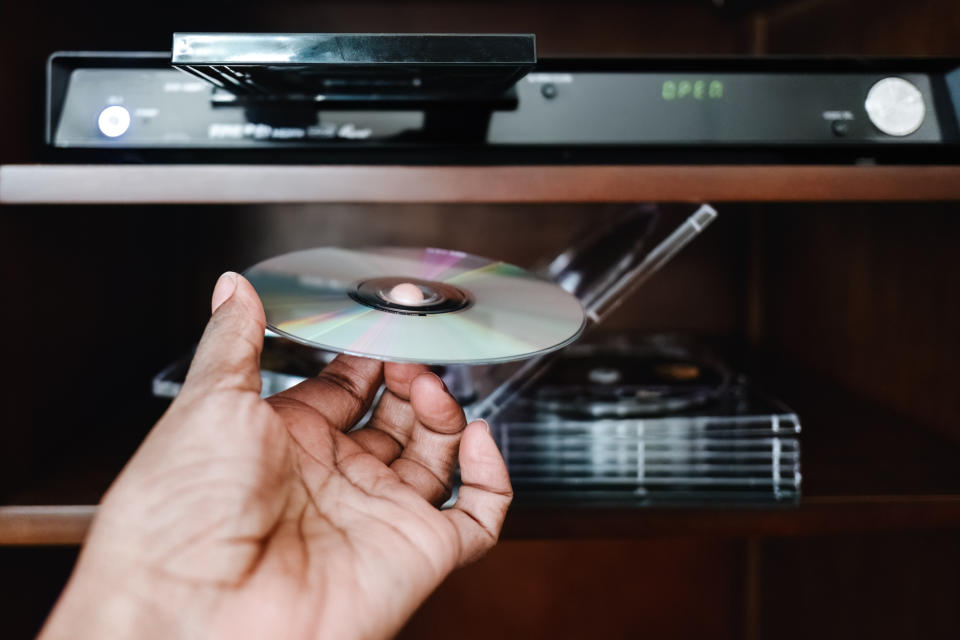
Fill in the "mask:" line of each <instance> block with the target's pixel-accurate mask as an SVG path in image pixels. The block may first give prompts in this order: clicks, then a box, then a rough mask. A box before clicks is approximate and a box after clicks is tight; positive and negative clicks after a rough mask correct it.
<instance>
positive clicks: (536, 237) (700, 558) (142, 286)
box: [0, 0, 960, 638]
mask: <svg viewBox="0 0 960 640" xmlns="http://www.w3.org/2000/svg"><path fill="white" fill-rule="evenodd" d="M709 4H710V3H695V2H683V3H669V6H668V4H667V3H637V4H623V3H600V4H599V5H598V4H595V3H594V4H591V5H590V6H589V7H587V6H585V5H582V4H581V3H572V2H571V3H559V4H558V5H551V6H550V7H549V8H548V7H546V5H539V4H537V3H519V4H518V5H517V6H516V8H513V6H512V5H511V9H510V10H509V11H506V10H503V7H504V6H505V5H499V4H496V5H494V8H497V7H499V8H498V9H496V11H493V10H492V9H491V6H490V5H491V3H482V2H474V3H462V4H460V5H459V6H458V7H456V8H453V7H452V6H446V5H444V6H443V7H439V6H437V5H433V4H430V5H426V4H422V3H415V2H412V3H407V2H403V3H396V4H395V5H389V6H388V5H386V4H377V3H358V4H356V5H351V6H349V7H347V6H342V5H337V4H336V3H334V4H329V3H328V4H325V5H322V6H321V5H310V7H307V6H306V5H303V4H300V3H286V2H282V3H279V5H277V6H276V7H275V10H272V11H271V12H270V14H269V15H267V16H264V15H263V10H262V9H258V8H257V7H256V6H255V3H237V7H236V13H235V14H233V15H230V16H227V17H225V18H224V21H225V23H220V22H216V23H214V22H210V21H209V19H210V18H211V16H212V14H211V15H206V14H204V13H203V12H200V14H198V16H194V17H193V18H190V19H184V21H186V22H191V21H193V23H194V24H182V23H180V22H178V21H177V20H174V19H173V18H171V17H170V16H169V15H165V16H161V17H159V18H158V20H157V23H156V24H154V25H146V24H143V25H140V26H136V27H130V26H129V25H128V24H127V23H122V24H120V23H119V22H117V19H114V18H110V19H107V20H105V21H102V22H98V21H95V20H93V18H92V17H83V16H81V15H80V13H81V7H79V5H78V7H76V8H69V9H64V11H65V12H66V13H64V14H62V16H63V17H62V24H60V22H58V23H57V24H55V25H54V26H53V27H51V28H50V29H46V27H45V25H46V23H45V22H44V20H43V13H42V12H41V11H40V10H39V9H37V8H36V7H31V6H17V7H14V8H11V9H10V10H5V13H11V12H12V16H13V18H14V19H12V20H8V19H4V20H3V21H0V22H2V25H0V35H2V36H3V37H2V38H0V47H2V49H0V54H2V55H0V60H2V61H3V62H2V64H3V70H4V78H5V79H4V83H6V84H8V85H10V86H16V87H18V88H20V89H21V90H22V91H20V92H18V93H17V94H16V95H14V96H13V97H12V98H10V99H7V98H6V96H5V100H4V101H0V109H3V114H2V115H3V117H4V121H7V122H18V123H23V126H22V127H18V128H15V129H12V130H9V131H8V132H7V133H6V134H5V137H4V138H3V139H2V141H0V145H2V146H0V163H2V167H0V205H2V208H0V248H2V251H0V269H2V272H3V274H4V279H3V282H4V285H5V286H4V291H3V293H4V305H3V308H4V313H3V314H0V316H2V317H0V327H2V330H3V335H4V336H5V337H6V340H4V341H3V346H2V347H0V354H2V361H3V362H4V364H5V371H4V384H3V387H2V388H3V391H2V394H3V395H2V400H3V407H4V408H3V419H2V424H3V427H2V428H0V504H2V505H3V506H0V546H2V547H3V548H0V565H2V566H4V567H5V570H4V571H2V572H0V574H2V576H0V595H3V596H4V597H3V598H0V601H2V602H5V603H6V604H3V605H0V613H2V614H3V616H4V618H5V619H7V620H10V621H11V622H10V625H11V627H10V629H12V630H14V631H15V634H14V637H16V636H18V635H28V634H29V633H30V632H31V630H33V629H34V628H35V625H36V624H38V622H39V620H41V619H42V616H43V613H44V612H45V610H46V608H47V607H49V606H50V603H51V602H52V597H53V594H55V593H56V591H57V589H58V588H59V584H62V581H63V580H64V578H65V576H66V570H67V568H68V567H69V565H70V563H71V562H72V561H73V558H74V554H75V547H74V546H73V545H76V544H77V543H78V542H79V541H80V540H81V538H82V535H83V533H84V531H85V528H86V526H87V524H88V522H89V520H90V517H91V516H92V514H93V507H92V505H94V504H95V503H96V501H97V500H98V498H99V496H100V495H101V493H102V492H103V490H104V489H105V488H106V487H107V486H108V485H109V482H110V481H111V479H112V478H113V477H114V475H115V474H116V473H117V471H119V469H120V468H121V466H122V464H123V463H124V461H125V460H126V459H127V458H128V457H129V455H130V454H131V453H132V452H133V451H134V450H135V448H136V446H137V445H138V443H139V442H140V441H141V439H142V438H143V436H144V435H145V434H146V432H147V430H148V429H149V427H150V425H151V424H152V423H153V422H154V421H155V420H156V418H157V417H158V416H159V415H160V414H161V413H162V411H163V409H164V403H163V402H162V401H159V400H157V399H155V398H152V396H151V394H150V380H151V378H152V377H153V375H154V374H155V373H156V372H157V371H159V370H160V369H161V368H162V367H163V366H165V365H166V364H167V363H169V362H170V361H171V360H172V359H173V358H175V357H177V356H179V355H180V354H182V353H184V352H185V351H186V350H187V349H189V348H190V346H191V344H192V343H193V342H194V341H195V340H196V337H197V336H198V335H199V332H200V330H201V329H202V326H203V324H204V322H205V319H206V313H207V304H208V295H209V292H210V289H211V287H212V285H213V282H214V281H215V279H216V276H217V275H218V274H219V272H220V271H222V270H224V269H227V268H233V269H238V268H243V267H244V266H246V265H249V264H252V263H254V262H256V261H257V260H259V259H262V258H264V257H266V256H268V255H272V254H275V253H278V252H280V251H284V250H290V249H294V248H302V247H306V246H310V245H316V244H345V245H346V244H359V243H361V242H367V243H384V244H409V245H429V244H433V245H440V246H447V247H450V248H455V249H462V250H466V251H471V252H474V253H479V254H487V255H496V256H498V257H502V258H504V259H506V260H510V261H513V262H516V263H519V264H522V265H528V264H531V263H532V262H534V261H535V260H536V259H538V258H542V257H545V256H549V255H552V254H554V253H556V252H557V251H558V250H560V249H561V248H562V247H564V246H565V245H566V244H567V243H568V242H569V241H570V240H571V239H572V238H573V237H574V236H575V234H576V233H577V232H578V230H579V229H580V228H581V227H582V226H583V225H585V224H587V223H588V222H589V221H590V220H591V219H595V218H596V216H602V215H605V213H606V212H607V211H608V210H609V208H610V207H612V206H616V203H625V202H636V201H657V202H661V203H664V204H663V211H664V215H665V216H666V218H667V221H668V222H669V221H670V220H676V221H679V220H680V219H681V218H682V216H683V215H684V214H685V213H686V212H688V211H690V209H691V207H690V204H691V203H694V202H701V201H706V202H711V203H713V204H714V205H715V206H716V207H717V209H718V210H719V212H720V219H719V221H718V222H717V223H716V224H715V225H714V226H713V227H712V228H711V229H710V230H709V231H708V232H706V233H705V234H704V236H703V237H702V238H699V239H698V240H697V241H696V242H695V243H694V244H693V245H691V246H690V247H689V248H688V250H687V251H685V252H684V253H683V254H682V255H681V256H679V257H678V258H677V260H676V261H675V262H674V263H672V264H671V265H670V266H669V267H668V268H667V269H666V270H665V271H664V272H662V273H661V274H659V275H658V276H657V277H656V278H655V279H654V280H652V281H651V282H650V283H649V284H648V285H647V286H645V287H644V288H643V289H641V290H640V292H639V293H638V294H637V295H636V296H634V297H633V298H632V299H631V300H630V302H629V303H628V304H626V305H624V307H622V308H621V309H620V310H619V311H618V312H617V314H616V315H615V316H614V317H613V318H611V320H610V324H609V329H610V330H617V331H625V330H626V331H635V332H637V333H643V332H649V331H659V330H665V329H668V330H682V331H685V332H689V333H692V334H695V335H697V336H700V337H701V338H703V339H705V340H709V341H712V342H713V343H716V344H720V345H722V347H723V349H724V350H725V353H727V354H729V355H730V356H731V358H732V359H733V360H734V363H735V364H736V366H737V367H738V368H740V369H742V370H745V371H747V372H748V373H750V375H752V377H753V378H754V380H755V381H757V382H758V383H759V384H761V385H762V386H763V387H764V388H766V389H768V390H770V391H771V392H773V393H774V394H775V395H778V396H780V397H781V398H783V399H784V400H785V401H786V402H787V403H788V404H789V405H790V406H791V407H792V408H793V409H794V410H795V411H796V412H797V413H798V414H799V416H800V417H801V419H802V421H803V427H804V434H803V436H802V447H803V454H802V455H803V457H802V464H803V473H804V498H803V499H802V501H801V503H800V505H799V507H797V508H784V509H775V510H727V509H683V510H663V509H660V510H590V509H588V510H574V509H551V510H533V509H527V510H522V509H518V510H515V511H514V512H513V513H511V515H510V517H509V519H508V522H507V525H506V528H505V532H504V542H503V543H502V544H501V546H500V547H498V548H497V549H496V550H495V551H493V552H492V553H491V554H490V556H488V557H487V558H486V559H484V560H482V561H481V562H480V563H478V564H477V565H475V566H473V567H471V568H468V569H465V570H463V571H461V572H459V573H457V574H455V575H454V576H453V577H452V578H451V579H450V581H448V583H447V584H446V585H444V586H443V587H442V588H441V589H440V590H439V591H438V592H437V593H436V594H435V595H434V596H433V598H432V599H431V600H430V601H428V603H427V604H426V605H425V607H424V608H423V609H422V610H421V611H420V612H419V613H418V614H417V615H416V616H415V617H414V618H413V620H412V621H411V622H410V625H409V627H408V629H407V630H406V631H405V634H406V636H405V637H433V636H437V637H440V636H445V635H448V634H449V627H448V626H447V625H450V624H452V623H453V621H454V620H459V621H461V622H460V624H461V625H462V626H461V627H460V630H458V631H457V633H458V634H459V635H465V636H467V637H480V636H481V635H490V634H491V633H495V634H497V635H510V634H513V635H516V636H517V637H521V636H522V637H548V636H550V637H557V636H559V637H565V636H569V635H581V634H582V635H586V634H587V633H591V632H592V633H594V634H600V633H603V634H604V635H605V636H607V637H636V636H637V635H641V634H644V635H652V636H670V637H699V636H703V635H705V634H710V635H711V636H713V637H746V638H760V637H764V638H773V637H809V636H810V635H813V634H817V635H818V636H821V637H841V636H843V637H849V636H860V635H866V634H867V633H869V634H870V635H872V636H873V637H904V636H910V635H916V636H920V637H926V638H935V637H955V636H956V635H957V633H958V632H960V618H958V613H957V611H958V608H957V606H956V604H957V602H960V582H958V579H957V576H958V575H960V556H958V549H960V546H958V540H960V401H958V400H957V398H958V397H960V396H958V394H957V393H956V388H957V386H958V383H960V375H958V374H957V366H956V362H957V360H958V359H960V338H958V332H957V327H958V326H960V302H958V296H957V291H958V290H960V269H958V268H957V265H956V253H957V252H956V250H955V247H956V246H957V245H958V243H960V215H958V214H960V165H956V164H950V165H937V166H929V165H912V166H718V167H713V166H589V167H575V166H564V167H536V166H528V167H449V166H448V167H378V166H365V167H352V166H322V167H316V166H296V167H283V166H269V167H252V166H133V165H124V166H105V165H97V166H67V165H57V166H53V165H49V164H43V163H42V162H39V161H40V160H41V157H40V155H39V153H38V151H37V149H38V145H37V142H38V136H39V131H40V129H39V126H40V122H41V118H40V117H39V116H38V115H37V113H38V112H37V109H40V108H41V106H42V92H41V85H40V83H38V82H37V78H36V74H38V73H40V72H41V70H42V60H43V56H45V55H46V54H47V53H49V52H50V51H52V50H54V49H59V48H70V47H73V48H86V49H93V48H118V49H119V48H127V49H132V48H151V47H152V48H162V47H163V45H164V43H165V42H166V37H167V35H168V34H169V33H170V32H172V31H174V30H186V29H188V28H193V27H194V26H196V27H197V28H199V29H202V28H216V29H223V30H226V29H234V28H236V29H238V30H251V27H250V25H251V24H257V25H258V26H257V28H259V29H263V30H283V29H285V28H287V29H289V28H291V27H290V25H291V24H295V25H296V28H299V29H302V28H303V25H304V23H303V22H302V20H303V19H305V18H302V16H308V17H309V18H310V19H311V20H313V21H314V22H311V23H310V28H311V29H315V30H323V29H326V30H342V31H350V30H377V29H378V28H380V27H382V30H394V31H398V30H399V31H403V30H408V31H430V30H433V31H445V30H449V31H456V30H466V31H476V30H487V31H511V30H512V31H534V32H536V33H537V34H538V36H539V45H540V51H541V54H542V55H558V54H581V55H582V54H585V53H594V54H605V55H618V54H619V55H622V54H628V53H651V52H660V53H804V54H821V53H843V54H876V55H880V54H883V55H894V54H899V55H906V54H921V55H935V54H951V55H957V54H960V48H958V45H957V41H956V38H955V34H956V33H957V29H958V27H960V23H958V20H960V10H958V8H957V5H956V3H953V2H936V1H935V0H920V1H919V2H913V3H910V4H909V5H903V4H902V3H884V2H879V3H878V2H863V1H859V0H858V1H856V2H830V1H827V0H822V1H818V0H810V1H795V2H780V3H760V5H759V8H753V9H751V10H749V11H743V12H735V11H730V12H715V11H714V10H713V9H712V8H711V7H710V6H709ZM111 6H112V5H111ZM85 11H86V9H85V8H83V12H85ZM205 16H206V18H207V19H208V22H204V21H203V20H204V17H205ZM295 16H297V17H299V18H298V19H300V20H301V22H296V23H294V17H295ZM370 16H372V17H370ZM478 16H479V17H478ZM576 16H580V18H576ZM368 17H369V20H368ZM256 19H260V20H261V21H260V22H257V21H256ZM371 21H372V22H371ZM94 22H96V24H94ZM75 23H76V24H90V30H89V31H87V32H86V34H87V35H86V36H83V35H81V34H82V33H84V32H83V30H79V29H74V28H73V26H72V25H74V24H75ZM175 23H176V24H175ZM68 25H69V26H70V28H68ZM359 25H362V26H359ZM378 25H380V26H378ZM574 25H576V26H575V27H574ZM605 29H606V30H608V31H607V33H608V35H609V37H605V36H604V35H603V34H604V30H605ZM125 30H126V31H125ZM15 31H16V33H15ZM19 32H22V33H29V34H41V35H36V37H33V35H31V38H29V39H28V38H26V37H25V36H23V35H22V34H21V33H19ZM481 612H482V613H481ZM463 621H466V623H464V622H463ZM587 621H589V622H590V624H588V623H587ZM0 628H2V627H0Z"/></svg>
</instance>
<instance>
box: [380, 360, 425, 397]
mask: <svg viewBox="0 0 960 640" xmlns="http://www.w3.org/2000/svg"><path fill="white" fill-rule="evenodd" d="M428 371H430V369H428V368H427V366H426V365H423V364H410V363H407V362H387V363H386V364H384V365H383V377H384V379H385V380H386V383H387V389H389V390H390V392H391V393H392V394H393V395H395V396H397V397H398V398H400V399H401V400H409V399H410V383H412V382H413V379H414V378H416V377H417V376H419V375H420V374H421V373H426V372H428Z"/></svg>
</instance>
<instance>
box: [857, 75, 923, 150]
mask: <svg viewBox="0 0 960 640" xmlns="http://www.w3.org/2000/svg"><path fill="white" fill-rule="evenodd" d="M864 107H866V109H867V115H868V116H869V117H870V122H872V123H873V124H874V126H876V127H877V129H880V131H882V132H884V133H885V134H887V135H890V136H906V135H909V134H911V133H913V132H914V131H916V130H917V129H919V128H920V125H921V124H923V118H924V116H926V112H927V108H926V105H924V103H923V94H922V93H920V90H919V89H917V87H916V86H915V85H914V84H913V83H911V82H908V81H906V80H904V79H903V78H896V77H890V78H884V79H883V80H880V81H879V82H877V83H876V84H875V85H873V86H872V87H870V92H869V93H867V99H866V101H865V102H864Z"/></svg>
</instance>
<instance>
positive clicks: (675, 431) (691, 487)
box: [491, 336, 801, 507]
mask: <svg viewBox="0 0 960 640" xmlns="http://www.w3.org/2000/svg"><path fill="white" fill-rule="evenodd" d="M491 426H492V428H493V432H494V435H495V437H496V439H497V441H498V443H499V445H500V448H501V450H502V452H503V455H504V458H505V459H506V462H507V466H508V467H509V469H510V477H511V479H512V481H513V485H514V489H515V491H516V500H517V503H518V504H533V505H541V504H543V505H549V504H556V503H563V504H565V505H570V504H582V505H596V506H604V505H610V506H622V505H634V506H726V505H739V506H761V507H762V506H773V505H785V506H789V505H792V504H796V503H797V502H798V501H799V498H800V482H801V476H800V444H799V438H798V436H799V433H800V421H799V420H798V418H797V416H796V414H794V413H793V412H792V411H790V410H789V409H787V408H786V407H785V406H783V405H782V404H781V403H779V402H778V401H776V400H774V399H772V398H770V397H768V396H766V395H764V394H762V393H760V392H758V391H756V390H754V389H753V388H752V385H751V383H750V382H749V380H747V379H746V378H745V377H743V376H737V375H734V374H732V373H731V372H730V370H729V369H728V368H727V367H726V366H725V365H724V364H723V363H722V362H720V361H719V360H718V359H716V358H714V357H712V356H711V355H710V354H709V353H707V352H706V351H705V350H703V349H700V348H697V347H695V346H691V345H690V343H689V342H687V341H685V340H682V339H678V338H676V337H670V336H652V337H647V338H644V339H629V340H628V339H622V338H617V337H614V338H612V339H607V340H606V341H604V342H602V343H593V344H589V343H588V344H577V345H573V346H572V347H568V348H567V349H566V350H565V351H564V352H563V354H562V355H561V356H560V357H559V358H557V359H556V360H555V361H554V362H553V363H552V365H551V367H550V368H549V369H548V370H547V371H546V373H545V374H544V375H543V377H542V379H541V380H540V382H539V383H537V384H536V385H535V386H534V387H533V388H531V389H529V390H528V391H527V392H526V393H524V394H523V395H522V396H521V397H520V398H518V399H517V400H515V401H514V402H512V403H511V405H510V406H509V407H507V408H505V409H504V410H503V412H502V413H501V414H500V415H499V416H498V417H497V418H496V420H495V421H494V422H493V424H492V425H491Z"/></svg>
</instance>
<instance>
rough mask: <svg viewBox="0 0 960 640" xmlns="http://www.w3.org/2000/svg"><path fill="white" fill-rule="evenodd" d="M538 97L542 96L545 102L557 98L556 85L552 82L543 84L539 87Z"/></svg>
mask: <svg viewBox="0 0 960 640" xmlns="http://www.w3.org/2000/svg"><path fill="white" fill-rule="evenodd" d="M540 95H542V96H543V97H544V98H546V99H547V100H552V99H553V98H556V97H557V85H555V84H553V83H552V82H545V83H543V84H542V85H540Z"/></svg>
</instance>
